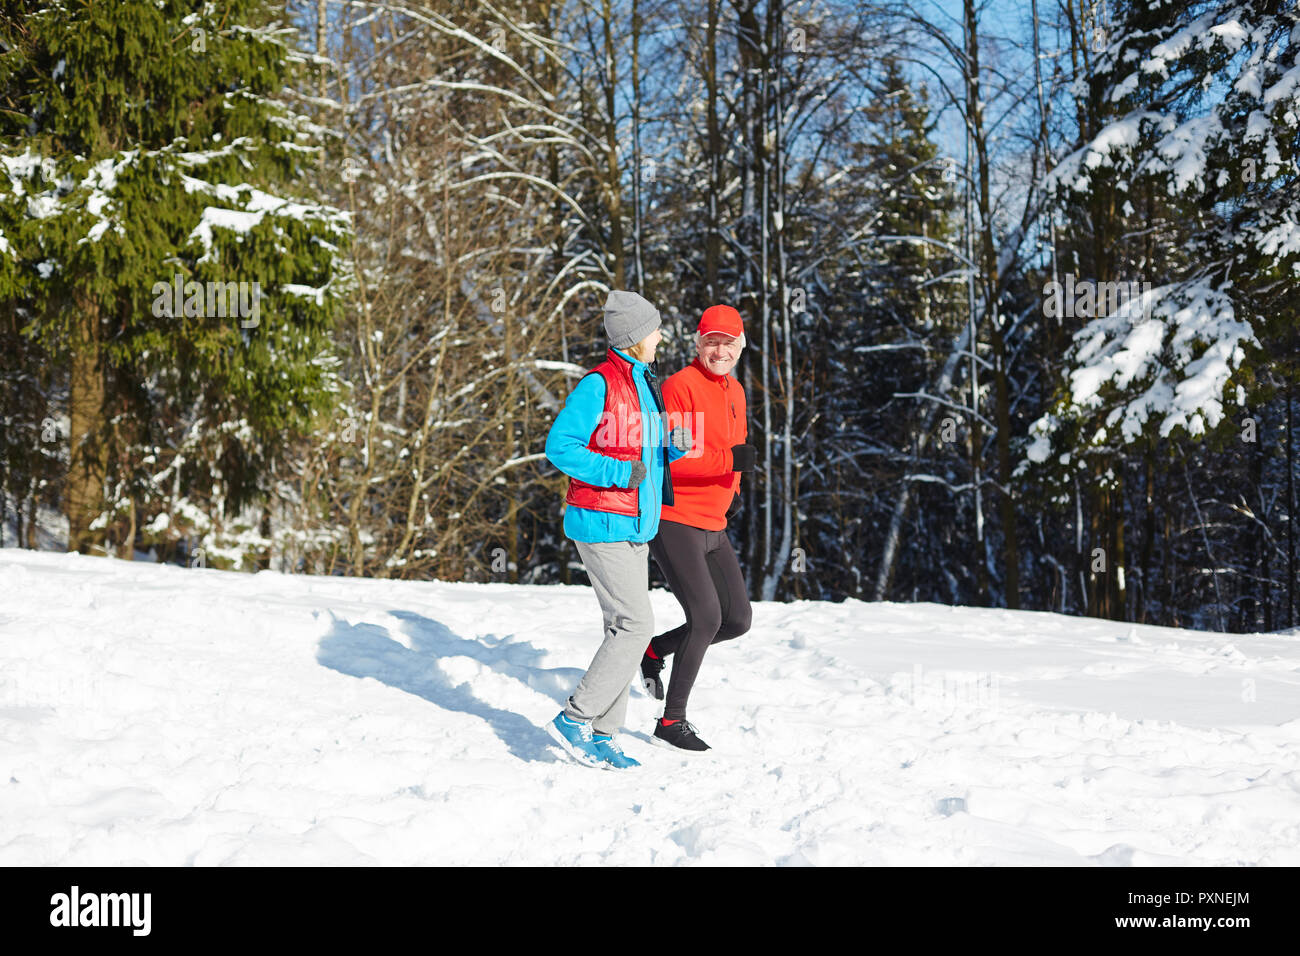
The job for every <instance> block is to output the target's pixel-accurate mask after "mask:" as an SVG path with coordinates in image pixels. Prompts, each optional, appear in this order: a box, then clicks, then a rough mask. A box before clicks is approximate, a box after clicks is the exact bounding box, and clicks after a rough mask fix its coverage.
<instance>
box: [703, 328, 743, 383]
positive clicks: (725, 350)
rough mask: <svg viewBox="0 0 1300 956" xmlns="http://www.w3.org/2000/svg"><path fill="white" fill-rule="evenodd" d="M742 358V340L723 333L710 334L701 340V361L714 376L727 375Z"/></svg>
mask: <svg viewBox="0 0 1300 956" xmlns="http://www.w3.org/2000/svg"><path fill="white" fill-rule="evenodd" d="M739 358H740V339H735V338H732V337H731V336H730V335H727V334H725V333H723V332H710V333H709V334H708V335H706V336H704V338H702V339H700V361H701V362H702V363H703V364H704V367H705V368H707V369H708V370H709V371H710V372H712V373H713V374H714V375H726V374H728V373H729V372H730V371H731V370H732V369H733V368H735V367H736V361H737V360H738V359H739Z"/></svg>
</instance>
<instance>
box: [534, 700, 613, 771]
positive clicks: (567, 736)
mask: <svg viewBox="0 0 1300 956" xmlns="http://www.w3.org/2000/svg"><path fill="white" fill-rule="evenodd" d="M546 732H547V733H548V734H550V735H551V737H553V738H554V740H555V742H556V743H557V744H559V745H560V746H561V747H563V748H564V751H565V753H567V754H569V755H570V756H571V757H573V759H574V760H576V761H578V763H580V764H583V765H585V766H588V767H600V768H604V767H606V766H607V764H606V762H605V755H604V753H602V752H601V751H600V750H598V749H597V747H596V742H595V740H593V739H592V733H591V721H589V720H571V719H569V718H568V717H566V716H565V715H564V711H560V712H559V713H558V714H556V715H555V719H554V720H553V721H551V722H550V723H549V724H547V725H546Z"/></svg>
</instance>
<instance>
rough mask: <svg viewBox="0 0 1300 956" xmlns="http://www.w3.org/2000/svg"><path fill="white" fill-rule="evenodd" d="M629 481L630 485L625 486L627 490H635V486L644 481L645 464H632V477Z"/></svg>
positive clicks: (639, 462) (635, 462)
mask: <svg viewBox="0 0 1300 956" xmlns="http://www.w3.org/2000/svg"><path fill="white" fill-rule="evenodd" d="M629 481H631V484H629V485H627V486H626V487H628V488H635V487H636V486H637V485H639V484H641V482H643V481H645V462H643V461H634V462H632V477H631V478H630V479H629Z"/></svg>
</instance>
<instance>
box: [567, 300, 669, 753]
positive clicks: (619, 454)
mask: <svg viewBox="0 0 1300 956" xmlns="http://www.w3.org/2000/svg"><path fill="white" fill-rule="evenodd" d="M605 332H606V334H607V336H608V338H609V346H610V347H609V351H608V353H607V354H606V356H605V361H603V362H601V363H600V364H599V365H597V366H596V367H595V368H594V369H592V370H591V371H590V372H588V373H587V374H586V375H585V376H583V378H582V379H581V380H580V381H579V382H578V384H577V385H576V386H574V389H573V391H572V392H571V393H570V394H569V398H568V400H567V401H566V402H565V404H564V408H563V409H561V410H560V414H559V415H557V416H556V418H555V423H554V424H553V425H552V426H551V431H550V434H549V435H547V438H546V457H547V458H549V459H550V460H551V462H552V463H553V464H554V465H555V467H557V468H559V469H560V471H562V472H564V473H565V474H566V475H568V476H569V490H568V493H567V494H566V495H565V499H564V500H565V502H566V503H567V507H566V509H565V512H564V533H565V534H566V535H568V536H569V537H570V538H572V539H573V542H574V544H575V545H577V548H578V554H579V556H580V557H581V558H582V564H583V567H584V568H585V569H586V571H587V575H588V577H589V578H590V579H591V586H592V588H594V589H595V591H596V598H597V599H598V600H599V601H600V609H601V612H602V614H603V616H604V623H605V629H604V635H605V636H604V640H603V641H602V642H601V645H600V648H599V649H598V650H597V651H596V656H595V657H594V658H592V661H591V666H589V667H588V668H587V672H586V674H584V675H583V677H582V680H580V681H579V682H578V687H577V689H576V690H575V691H574V692H573V696H571V697H570V698H569V700H568V703H567V704H566V705H565V707H564V709H563V710H562V711H560V713H558V714H556V715H555V719H554V720H553V721H551V723H550V724H549V725H548V727H547V731H548V732H549V733H550V735H551V736H552V737H553V738H554V739H555V741H556V742H557V743H559V744H560V746H561V747H563V748H564V749H565V750H566V751H567V752H568V753H569V754H570V755H572V756H573V757H574V759H576V760H578V761H579V762H580V763H583V764H586V765H587V766H593V767H605V768H609V767H613V768H617V769H626V768H629V767H636V766H639V763H638V761H636V760H633V759H632V758H631V757H629V756H627V755H626V754H625V753H623V751H622V749H621V748H620V747H619V745H618V744H617V743H616V742H615V741H614V734H615V733H617V732H618V730H619V728H620V727H621V725H622V723H623V719H624V717H625V716H626V714H627V695H628V688H629V685H630V684H631V682H632V680H633V679H634V678H635V677H636V669H637V660H638V659H639V658H640V657H641V654H642V652H643V650H644V649H645V646H646V642H647V641H648V640H649V639H650V637H651V635H652V634H654V614H653V612H652V611H651V609H650V593H649V586H650V582H649V567H650V566H649V550H648V546H647V542H648V541H649V540H650V539H651V538H653V537H654V536H655V533H656V532H657V531H658V530H659V510H660V506H661V504H664V503H668V504H671V503H672V501H673V487H672V479H671V477H670V475H669V472H668V463H669V462H670V461H672V460H674V459H675V458H679V457H681V456H682V455H683V454H685V452H686V450H687V449H688V448H689V447H690V446H689V438H688V437H687V436H686V435H685V434H684V433H681V432H675V433H674V434H673V436H672V443H670V442H668V441H665V436H664V426H665V422H664V418H663V412H664V402H663V397H662V394H661V392H660V390H659V385H658V382H657V380H656V378H655V373H654V370H653V369H652V368H651V367H650V363H651V362H653V361H654V357H655V349H656V347H657V346H658V345H659V340H660V337H661V336H660V332H659V310H658V309H656V308H655V307H654V306H652V305H651V304H650V303H649V302H647V301H646V300H645V299H643V298H641V296H639V295H637V294H636V293H635V292H624V291H613V292H610V294H609V298H608V300H607V301H606V302H605Z"/></svg>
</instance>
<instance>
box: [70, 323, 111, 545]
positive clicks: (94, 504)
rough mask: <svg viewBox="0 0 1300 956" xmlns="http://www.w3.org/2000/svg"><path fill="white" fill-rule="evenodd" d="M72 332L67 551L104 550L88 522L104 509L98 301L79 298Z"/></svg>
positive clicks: (99, 533)
mask: <svg viewBox="0 0 1300 956" xmlns="http://www.w3.org/2000/svg"><path fill="white" fill-rule="evenodd" d="M75 308H76V309H77V314H78V317H77V336H76V341H75V345H74V346H73V351H72V365H71V371H70V376H69V381H68V417H69V419H70V427H69V434H68V446H69V456H68V477H67V484H66V486H65V489H64V492H65V500H66V506H65V511H66V514H67V518H68V550H69V551H79V552H81V553H82V554H96V553H98V554H104V553H105V552H104V548H103V545H102V544H101V543H99V542H100V541H101V539H102V537H103V531H102V530H93V529H92V528H91V527H90V525H91V522H93V521H94V520H95V519H96V518H97V517H98V516H99V515H100V513H101V512H102V511H103V508H104V478H105V472H106V469H107V460H108V456H107V453H106V450H105V448H104V444H103V428H104V418H105V405H104V403H105V400H106V391H107V390H106V386H105V379H104V364H103V356H102V354H101V352H100V339H101V335H100V328H99V325H100V323H99V303H98V302H95V301H93V300H91V299H88V298H79V299H78V301H77V303H76V305H75Z"/></svg>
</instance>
